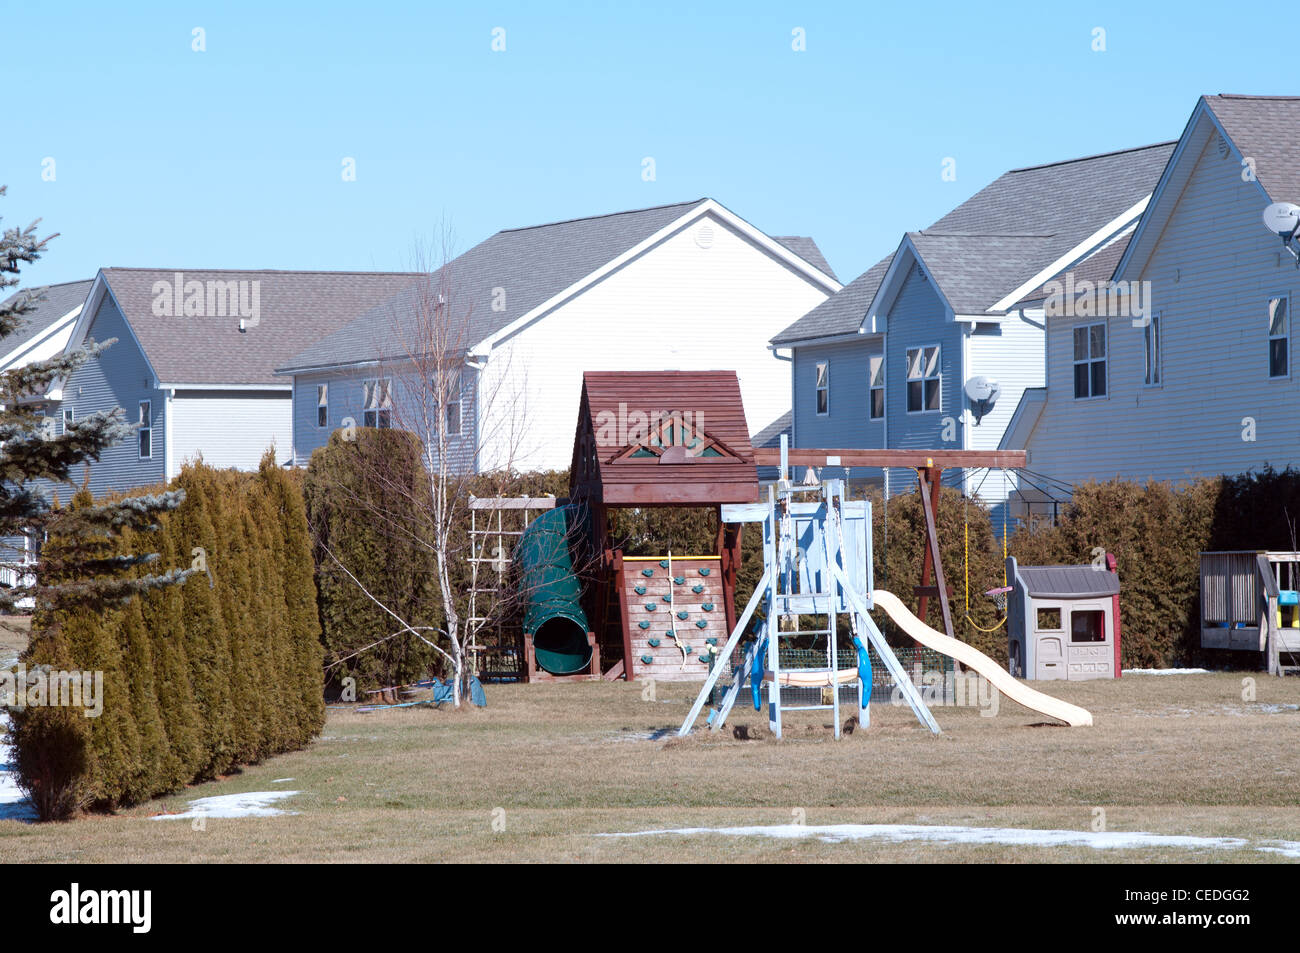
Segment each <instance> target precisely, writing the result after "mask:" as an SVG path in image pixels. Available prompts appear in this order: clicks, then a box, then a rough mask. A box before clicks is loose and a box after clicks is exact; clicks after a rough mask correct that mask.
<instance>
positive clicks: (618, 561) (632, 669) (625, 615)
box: [609, 549, 636, 682]
mask: <svg viewBox="0 0 1300 953" xmlns="http://www.w3.org/2000/svg"><path fill="white" fill-rule="evenodd" d="M609 561H610V563H611V568H610V570H609V571H610V572H611V573H612V574H613V577H614V585H615V586H616V587H617V589H618V609H619V615H621V616H622V618H621V619H619V623H620V628H622V630H623V678H624V679H626V680H627V681H629V682H633V681H636V665H635V662H636V659H634V658H633V657H632V614H631V613H630V612H629V611H628V607H627V581H626V580H625V579H624V578H623V550H621V549H615V550H612V551H611V552H610V554H609Z"/></svg>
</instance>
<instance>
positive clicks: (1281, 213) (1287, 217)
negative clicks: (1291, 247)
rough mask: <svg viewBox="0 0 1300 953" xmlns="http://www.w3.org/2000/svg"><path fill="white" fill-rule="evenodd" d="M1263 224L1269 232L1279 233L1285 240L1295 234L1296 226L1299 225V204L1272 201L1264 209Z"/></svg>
mask: <svg viewBox="0 0 1300 953" xmlns="http://www.w3.org/2000/svg"><path fill="white" fill-rule="evenodd" d="M1264 225H1265V226H1266V227H1267V228H1268V230H1269V231H1270V232H1273V233H1274V234H1277V235H1281V236H1282V240H1283V241H1286V240H1287V239H1289V238H1290V237H1291V236H1292V235H1293V234H1295V230H1296V226H1297V225H1300V205H1292V204H1291V203H1290V202H1274V203H1273V204H1272V205H1270V206H1269V207H1268V208H1266V209H1264Z"/></svg>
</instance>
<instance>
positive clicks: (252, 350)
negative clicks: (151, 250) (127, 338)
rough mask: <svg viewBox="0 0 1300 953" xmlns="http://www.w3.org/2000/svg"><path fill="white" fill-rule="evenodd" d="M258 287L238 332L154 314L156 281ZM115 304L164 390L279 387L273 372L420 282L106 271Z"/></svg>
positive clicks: (211, 321) (394, 277)
mask: <svg viewBox="0 0 1300 953" xmlns="http://www.w3.org/2000/svg"><path fill="white" fill-rule="evenodd" d="M178 273H181V274H183V275H184V280H185V281H186V282H188V281H192V280H193V281H201V282H204V284H205V287H206V283H207V282H208V281H223V282H231V281H250V282H252V281H256V282H258V285H257V287H258V289H259V298H260V311H261V314H260V318H259V321H258V323H257V325H256V326H255V327H249V328H248V329H247V330H246V331H245V332H242V333H241V332H240V330H239V321H238V318H233V317H163V316H158V315H155V314H154V313H153V302H154V297H155V296H154V293H153V287H154V282H156V281H166V282H170V283H173V284H174V283H175V281H176V275H177V274H178ZM102 274H103V275H104V278H105V280H106V281H107V282H108V287H109V288H110V289H111V291H112V293H113V296H114V298H116V299H117V302H118V304H119V305H120V306H121V308H122V311H123V312H124V314H125V315H126V318H127V320H128V321H129V322H130V324H131V329H132V331H134V333H135V336H136V338H137V339H138V340H139V342H140V346H141V347H142V348H144V352H145V354H146V356H147V357H148V358H149V363H150V364H151V365H153V369H154V372H155V373H156V374H157V375H158V378H159V380H160V381H161V382H162V383H167V384H205V385H212V386H220V385H227V384H268V385H273V386H280V387H282V386H284V384H285V381H284V378H278V377H276V376H275V374H274V371H275V368H276V367H277V366H278V365H280V364H282V363H283V362H284V361H285V360H287V359H288V358H289V357H290V356H292V355H293V354H296V353H297V352H298V351H300V350H302V349H303V348H304V347H306V346H307V345H309V344H311V343H312V342H313V341H316V340H319V339H320V337H321V336H322V335H326V334H329V333H331V332H333V331H336V330H338V329H339V328H341V327H343V326H344V325H345V324H347V323H348V322H349V321H351V320H352V319H353V318H355V317H356V316H357V315H359V314H361V313H362V312H364V311H366V310H367V309H369V308H372V307H373V306H374V305H375V304H376V303H378V302H380V301H384V300H385V299H387V298H390V297H392V296H393V295H394V294H396V293H397V292H398V291H400V290H401V289H402V288H404V287H407V286H409V285H410V284H412V283H413V282H414V281H416V279H417V278H418V276H417V275H414V274H410V273H393V272H347V271H224V270H223V271H210V270H199V269H180V268H169V269H162V268H105V269H104V270H103V272H102Z"/></svg>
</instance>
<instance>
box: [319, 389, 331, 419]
mask: <svg viewBox="0 0 1300 953" xmlns="http://www.w3.org/2000/svg"><path fill="white" fill-rule="evenodd" d="M329 422H330V385H329V384H317V385H316V426H317V427H328V426H329Z"/></svg>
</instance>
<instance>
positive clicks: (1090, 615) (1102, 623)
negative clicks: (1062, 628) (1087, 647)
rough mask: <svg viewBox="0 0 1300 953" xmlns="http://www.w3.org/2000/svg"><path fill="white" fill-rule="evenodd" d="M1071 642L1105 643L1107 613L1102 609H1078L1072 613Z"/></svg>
mask: <svg viewBox="0 0 1300 953" xmlns="http://www.w3.org/2000/svg"><path fill="white" fill-rule="evenodd" d="M1070 641H1071V642H1105V641H1106V613H1105V612H1103V611H1102V610H1100V609H1076V610H1075V611H1073V612H1071V613H1070Z"/></svg>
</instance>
